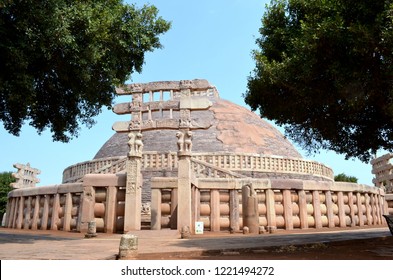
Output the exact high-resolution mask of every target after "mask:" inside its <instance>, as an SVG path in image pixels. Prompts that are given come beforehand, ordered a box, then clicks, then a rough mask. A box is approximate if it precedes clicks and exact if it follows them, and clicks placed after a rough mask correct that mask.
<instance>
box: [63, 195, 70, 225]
mask: <svg viewBox="0 0 393 280" xmlns="http://www.w3.org/2000/svg"><path fill="white" fill-rule="evenodd" d="M71 210H72V194H71V193H66V194H65V205H64V219H63V231H70V230H71Z"/></svg>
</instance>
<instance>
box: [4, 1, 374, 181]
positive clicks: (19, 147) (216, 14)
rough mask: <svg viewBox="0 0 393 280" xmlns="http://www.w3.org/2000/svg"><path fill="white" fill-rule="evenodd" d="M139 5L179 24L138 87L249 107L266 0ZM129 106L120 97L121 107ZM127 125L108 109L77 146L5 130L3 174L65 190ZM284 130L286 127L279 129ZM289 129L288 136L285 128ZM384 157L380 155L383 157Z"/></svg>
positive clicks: (342, 163) (337, 161) (326, 158)
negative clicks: (181, 85) (187, 87)
mask: <svg viewBox="0 0 393 280" xmlns="http://www.w3.org/2000/svg"><path fill="white" fill-rule="evenodd" d="M127 2H129V3H136V4H137V5H138V6H142V5H143V4H148V3H149V4H152V5H155V6H156V7H157V8H158V9H159V11H160V12H159V14H160V15H161V16H162V17H163V18H164V19H166V20H169V21H171V22H172V28H171V29H170V30H169V31H168V32H167V33H166V34H164V35H163V36H161V42H162V44H163V46H164V48H163V49H159V50H155V51H154V52H153V53H148V54H147V55H146V64H145V65H144V68H143V72H142V73H141V74H134V75H132V81H130V82H136V83H144V82H151V81H165V80H187V79H207V80H208V81H209V82H210V83H211V84H213V85H215V86H216V87H217V89H218V91H219V92H220V95H221V98H224V99H227V100H230V101H232V102H234V103H237V104H239V105H243V106H246V105H245V104H244V101H243V98H242V94H243V93H244V92H245V91H246V85H247V77H248V76H249V75H250V73H251V71H252V70H253V68H254V61H253V59H252V56H251V52H252V50H253V49H255V48H256V45H255V39H256V38H257V37H258V29H259V28H260V27H261V18H262V15H263V12H264V9H265V4H266V3H267V2H269V1H261V0H258V1H257V0H246V1H245V0H198V1H184V0H183V1H181V0H151V1H149V2H147V1H127ZM120 101H124V100H121V99H118V100H117V101H116V102H120ZM122 120H126V116H117V115H115V114H114V113H112V111H109V110H104V111H103V112H102V114H100V115H99V116H98V117H97V118H96V121H97V124H96V125H95V126H94V127H93V128H91V129H87V128H85V127H83V128H82V130H81V131H80V136H79V137H78V138H75V139H73V140H72V141H71V142H70V143H66V144H64V143H58V142H52V138H51V135H50V132H48V131H45V132H44V133H43V134H42V135H38V134H37V132H36V131H35V130H34V129H33V128H31V127H29V126H27V125H25V126H24V127H23V128H22V132H21V134H20V136H19V137H15V136H12V135H10V134H8V133H7V132H6V131H5V130H4V128H3V125H2V123H1V124H0V144H1V145H0V147H1V153H0V172H1V171H15V169H14V168H13V166H12V165H13V164H14V163H28V162H29V163H30V165H31V166H32V167H35V168H38V169H40V170H41V174H40V175H39V178H40V179H41V182H40V183H39V185H52V184H60V183H61V178H62V173H63V170H64V168H66V167H67V166H69V165H72V164H75V163H78V162H83V161H87V160H90V159H92V158H93V157H94V155H95V154H96V152H97V151H98V150H99V148H100V147H101V146H102V145H103V144H104V143H105V141H107V140H108V139H109V138H110V137H111V136H112V135H113V133H114V132H113V131H112V129H111V127H112V124H113V123H114V122H115V121H122ZM280 130H281V129H280ZM281 131H282V130H281ZM299 151H300V152H301V153H302V154H303V156H304V157H306V158H308V159H311V160H315V161H318V162H321V163H324V164H325V165H327V166H330V167H331V168H333V170H334V172H335V174H338V173H342V172H344V173H346V174H347V175H351V176H356V177H357V178H359V182H360V183H363V184H368V185H372V178H373V175H372V174H371V165H369V164H364V163H361V162H360V161H358V160H355V161H354V160H349V161H347V160H345V159H344V156H341V155H336V154H335V153H334V152H326V151H321V152H320V154H317V155H314V156H306V154H305V153H304V152H303V151H301V150H300V149H299ZM380 155H381V154H380Z"/></svg>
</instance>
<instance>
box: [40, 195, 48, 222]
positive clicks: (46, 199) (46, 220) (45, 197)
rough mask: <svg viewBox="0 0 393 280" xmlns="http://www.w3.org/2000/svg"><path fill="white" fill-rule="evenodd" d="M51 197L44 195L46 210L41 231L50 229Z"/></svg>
mask: <svg viewBox="0 0 393 280" xmlns="http://www.w3.org/2000/svg"><path fill="white" fill-rule="evenodd" d="M49 200H50V197H49V195H47V194H46V195H44V209H43V210H42V218H41V229H42V230H46V229H47V228H48V219H49Z"/></svg>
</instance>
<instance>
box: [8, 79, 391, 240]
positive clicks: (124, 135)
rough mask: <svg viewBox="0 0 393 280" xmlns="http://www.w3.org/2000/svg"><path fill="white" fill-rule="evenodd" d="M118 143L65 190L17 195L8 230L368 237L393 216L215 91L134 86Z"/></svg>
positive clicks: (181, 84)
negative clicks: (364, 233) (366, 230)
mask: <svg viewBox="0 0 393 280" xmlns="http://www.w3.org/2000/svg"><path fill="white" fill-rule="evenodd" d="M118 94H120V95H128V96H129V97H130V100H129V102H127V103H121V104H117V105H116V106H114V108H113V111H114V112H115V113H116V114H119V115H124V116H123V118H124V119H123V121H119V122H116V123H115V124H114V125H113V129H114V130H115V131H116V133H115V134H114V135H113V136H112V137H111V138H110V139H109V140H108V141H107V142H106V143H105V144H104V145H103V146H102V148H101V149H100V150H99V151H98V153H97V154H96V156H95V158H94V159H93V160H90V161H86V162H82V163H77V164H75V165H72V166H70V167H67V168H66V169H65V170H64V173H63V182H62V184H59V185H53V186H44V187H28V188H21V189H16V190H14V191H12V192H10V194H9V200H8V206H7V213H8V215H7V218H6V221H5V222H6V226H7V227H9V228H18V229H21V228H23V229H44V230H46V229H52V230H64V231H71V230H72V231H80V232H86V231H87V228H88V224H89V222H95V224H96V230H97V232H107V233H115V232H119V233H121V232H127V231H129V230H139V229H141V228H151V229H152V230H160V229H163V228H171V229H178V230H179V231H189V232H190V233H193V232H194V230H195V224H196V222H199V224H200V222H203V226H204V230H209V231H230V232H239V231H242V230H244V229H246V228H247V230H248V231H249V232H251V233H261V232H265V231H268V232H274V231H276V230H296V229H297V230H302V229H308V228H315V229H322V228H335V227H337V228H338V227H340V228H344V227H367V226H375V225H382V224H384V223H385V222H384V220H383V217H382V215H383V214H388V213H389V212H390V213H393V205H392V204H391V203H392V201H393V200H392V198H390V196H391V195H389V194H388V195H386V194H385V189H384V187H383V186H378V187H375V186H366V185H361V184H355V183H343V182H334V179H333V178H334V176H333V172H332V170H331V169H330V168H329V167H327V166H325V165H323V164H321V163H317V162H315V161H310V160H306V159H303V158H302V157H301V155H300V154H299V153H298V152H297V151H296V149H295V148H294V147H293V146H292V145H291V143H289V141H287V139H286V138H285V137H284V136H283V135H282V134H281V133H280V132H279V131H278V130H276V129H275V128H274V127H272V126H271V125H270V124H268V123H267V122H266V121H264V120H262V119H260V118H259V117H258V116H257V115H256V114H254V113H252V112H250V111H249V110H247V109H245V108H243V107H241V106H238V105H236V104H233V103H231V102H229V101H226V100H223V99H220V97H219V93H218V91H217V90H216V88H215V87H214V86H212V85H211V84H210V83H209V82H207V81H206V80H185V81H169V82H152V83H146V84H132V85H128V86H125V87H123V88H121V89H118Z"/></svg>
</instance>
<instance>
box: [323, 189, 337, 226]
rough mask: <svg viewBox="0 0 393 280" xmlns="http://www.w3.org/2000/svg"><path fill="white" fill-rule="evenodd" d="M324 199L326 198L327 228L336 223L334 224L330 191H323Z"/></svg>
mask: <svg viewBox="0 0 393 280" xmlns="http://www.w3.org/2000/svg"><path fill="white" fill-rule="evenodd" d="M325 197H326V198H325V200H326V202H325V203H326V211H327V218H328V226H329V228H334V227H335V226H336V225H335V224H334V213H333V200H332V192H331V191H326V192H325Z"/></svg>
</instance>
